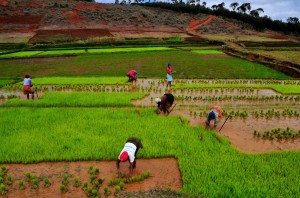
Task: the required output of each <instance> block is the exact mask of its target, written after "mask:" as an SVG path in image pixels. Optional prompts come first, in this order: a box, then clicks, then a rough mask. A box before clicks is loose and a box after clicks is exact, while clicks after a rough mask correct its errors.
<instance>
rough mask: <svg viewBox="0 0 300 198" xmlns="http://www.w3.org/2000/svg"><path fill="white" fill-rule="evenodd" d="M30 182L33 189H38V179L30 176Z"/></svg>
mask: <svg viewBox="0 0 300 198" xmlns="http://www.w3.org/2000/svg"><path fill="white" fill-rule="evenodd" d="M31 183H32V188H33V189H38V188H39V180H38V178H36V177H34V178H32V180H31Z"/></svg>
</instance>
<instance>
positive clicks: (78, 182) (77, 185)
mask: <svg viewBox="0 0 300 198" xmlns="http://www.w3.org/2000/svg"><path fill="white" fill-rule="evenodd" d="M73 186H74V187H79V186H80V181H79V178H78V176H76V177H74V184H73Z"/></svg>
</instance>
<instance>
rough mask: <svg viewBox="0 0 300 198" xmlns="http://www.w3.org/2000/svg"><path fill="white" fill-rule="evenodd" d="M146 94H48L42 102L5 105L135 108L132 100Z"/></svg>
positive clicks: (24, 101)
mask: <svg viewBox="0 0 300 198" xmlns="http://www.w3.org/2000/svg"><path fill="white" fill-rule="evenodd" d="M146 95H148V94H145V93H76V92H73V93H58V92H48V93H46V94H45V95H44V96H42V97H40V99H41V100H38V101H34V100H20V99H14V100H10V101H8V102H5V103H3V106H5V107H20V106H25V107H109V106H112V107H116V106H119V107H122V106H133V104H132V103H131V100H134V99H141V98H143V97H145V96H146Z"/></svg>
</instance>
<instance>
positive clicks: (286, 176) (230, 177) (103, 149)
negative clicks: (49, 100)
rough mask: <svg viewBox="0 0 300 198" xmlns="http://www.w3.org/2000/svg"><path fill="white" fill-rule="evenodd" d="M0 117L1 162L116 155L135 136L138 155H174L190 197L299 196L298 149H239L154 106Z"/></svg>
mask: <svg viewBox="0 0 300 198" xmlns="http://www.w3.org/2000/svg"><path fill="white" fill-rule="evenodd" d="M0 117H1V119H0V126H1V127H0V163H32V162H41V161H76V160H116V158H117V156H118V155H119V152H120V151H121V149H122V148H123V146H124V141H125V140H126V139H127V138H128V137H130V136H136V137H139V138H141V139H142V142H143V145H144V149H141V150H140V151H139V153H138V154H137V157H138V159H139V158H158V157H176V158H177V159H178V163H179V168H180V172H181V175H182V180H183V188H182V191H183V192H184V193H187V194H189V195H198V196H199V195H205V196H207V197H271V196H274V195H276V197H298V196H299V195H300V177H297V175H299V171H300V167H299V162H298V160H297V159H299V157H300V152H278V153H269V154H243V153H240V152H238V151H237V150H236V149H234V148H233V147H231V146H230V144H229V142H228V141H226V140H225V139H223V138H222V137H220V136H219V135H218V134H216V133H215V132H214V131H206V130H205V129H204V128H202V127H190V126H188V125H187V122H186V120H185V119H181V118H180V117H178V116H168V117H163V116H157V115H156V114H154V113H153V109H136V110H133V109H122V108H1V109H0ZM199 136H202V137H203V138H202V140H200V138H199ZM214 136H215V137H214ZM216 137H217V138H218V139H219V140H220V142H219V141H218V140H217V139H216ZM137 164H138V160H137Z"/></svg>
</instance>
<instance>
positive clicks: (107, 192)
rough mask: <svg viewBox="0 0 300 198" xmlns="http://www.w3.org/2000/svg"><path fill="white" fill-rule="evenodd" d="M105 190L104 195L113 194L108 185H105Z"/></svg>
mask: <svg viewBox="0 0 300 198" xmlns="http://www.w3.org/2000/svg"><path fill="white" fill-rule="evenodd" d="M103 190H104V195H105V196H109V195H110V194H111V192H110V190H109V188H108V186H104V188H103Z"/></svg>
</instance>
